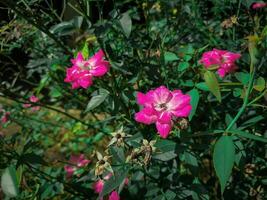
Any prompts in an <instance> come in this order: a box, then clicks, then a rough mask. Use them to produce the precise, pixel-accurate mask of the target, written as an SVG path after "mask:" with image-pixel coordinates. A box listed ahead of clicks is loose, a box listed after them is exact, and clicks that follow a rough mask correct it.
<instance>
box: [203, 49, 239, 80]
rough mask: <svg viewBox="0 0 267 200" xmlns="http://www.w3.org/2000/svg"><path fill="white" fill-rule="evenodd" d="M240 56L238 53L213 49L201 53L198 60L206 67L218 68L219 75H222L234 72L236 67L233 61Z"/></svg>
mask: <svg viewBox="0 0 267 200" xmlns="http://www.w3.org/2000/svg"><path fill="white" fill-rule="evenodd" d="M240 57H241V54H239V53H233V52H230V51H226V50H218V49H213V50H212V51H208V52H205V53H204V54H203V55H202V58H201V60H200V62H201V63H202V64H203V65H204V66H205V68H207V69H218V70H217V72H218V74H219V76H220V77H222V78H223V77H224V76H225V75H226V74H227V73H231V72H234V71H235V70H236V69H237V66H236V64H235V61H236V60H237V59H239V58H240Z"/></svg>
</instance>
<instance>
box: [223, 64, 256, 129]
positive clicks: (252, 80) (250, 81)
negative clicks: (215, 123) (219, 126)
mask: <svg viewBox="0 0 267 200" xmlns="http://www.w3.org/2000/svg"><path fill="white" fill-rule="evenodd" d="M251 65H253V63H252V62H251ZM252 68H253V71H252V73H251V76H250V79H249V84H248V89H247V91H246V96H245V98H244V102H243V105H242V107H241V108H240V109H239V111H238V113H237V114H236V116H235V118H234V119H233V120H232V121H231V123H230V124H229V125H228V127H227V128H226V130H225V132H228V131H229V130H230V129H231V128H232V127H233V125H234V124H235V123H236V121H237V120H238V119H239V117H240V116H241V115H242V113H243V112H244V111H245V109H246V107H247V104H248V98H249V94H250V92H251V90H252V87H253V82H254V76H255V67H252Z"/></svg>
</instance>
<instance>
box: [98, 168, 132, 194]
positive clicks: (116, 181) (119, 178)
mask: <svg viewBox="0 0 267 200" xmlns="http://www.w3.org/2000/svg"><path fill="white" fill-rule="evenodd" d="M127 174H128V169H124V168H123V169H120V170H118V171H115V172H114V175H113V176H112V177H111V178H110V179H109V180H107V181H106V182H105V185H104V188H103V191H102V193H101V195H100V196H101V197H103V196H105V195H106V194H108V193H110V192H112V191H113V190H114V189H115V188H117V187H119V186H120V184H121V183H122V182H123V181H124V179H125V178H126V177H127Z"/></svg>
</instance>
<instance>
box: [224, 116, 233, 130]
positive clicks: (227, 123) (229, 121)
mask: <svg viewBox="0 0 267 200" xmlns="http://www.w3.org/2000/svg"><path fill="white" fill-rule="evenodd" d="M232 121H233V118H232V116H231V115H229V114H226V115H225V123H226V125H227V126H228V125H229V124H230V123H231V122H232ZM231 129H236V123H234V125H233V126H232V128H231Z"/></svg>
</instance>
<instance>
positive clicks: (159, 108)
mask: <svg viewBox="0 0 267 200" xmlns="http://www.w3.org/2000/svg"><path fill="white" fill-rule="evenodd" d="M155 109H156V110H157V111H159V112H161V111H165V110H167V109H168V107H167V104H166V103H160V104H157V105H156V106H155Z"/></svg>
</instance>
